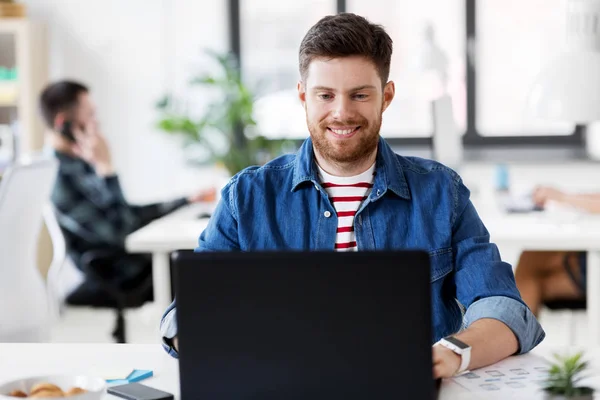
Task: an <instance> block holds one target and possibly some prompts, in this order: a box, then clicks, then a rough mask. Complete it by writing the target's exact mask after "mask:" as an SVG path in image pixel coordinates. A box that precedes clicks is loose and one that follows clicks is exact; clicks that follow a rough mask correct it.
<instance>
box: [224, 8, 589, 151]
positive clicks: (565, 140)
mask: <svg viewBox="0 0 600 400" xmlns="http://www.w3.org/2000/svg"><path fill="white" fill-rule="evenodd" d="M241 1H244V0H229V10H228V22H229V47H230V49H231V51H232V53H233V54H234V55H235V56H236V57H237V59H238V62H239V66H240V68H241V65H242V63H243V61H244V60H243V59H242V56H241V49H242V38H241V18H240V2H241ZM246 1H247V0H246ZM335 1H336V10H337V12H338V13H342V12H346V11H348V10H347V3H346V0H335ZM476 2H477V0H465V12H466V18H465V22H466V30H465V32H466V38H465V43H466V46H465V60H466V63H465V64H466V68H467V70H466V82H465V84H466V90H467V128H466V131H465V134H464V136H463V139H462V140H463V145H464V146H465V147H466V148H469V147H487V146H491V147H502V146H504V147H523V146H544V147H547V148H548V147H552V148H555V147H565V146H569V147H580V148H583V147H584V145H585V140H584V126H583V125H576V126H575V129H574V130H573V132H572V133H571V134H570V135H564V136H563V135H561V136H556V135H544V136H531V135H514V136H512V135H511V136H483V135H481V134H480V133H479V132H478V130H477V62H476V58H475V57H476V56H475V52H474V49H475V48H476V43H477V32H476V31H477V12H476V11H477V10H476ZM238 134H242V133H241V130H240V132H239V133H238ZM242 135H243V134H242ZM386 140H387V141H388V142H389V143H390V144H391V145H392V146H398V147H400V146H428V147H431V146H432V144H433V140H432V137H406V138H402V137H392V138H387V139H386Z"/></svg>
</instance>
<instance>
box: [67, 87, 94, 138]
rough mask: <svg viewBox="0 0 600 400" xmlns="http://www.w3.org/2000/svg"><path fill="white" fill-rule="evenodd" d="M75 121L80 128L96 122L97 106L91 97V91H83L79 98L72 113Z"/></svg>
mask: <svg viewBox="0 0 600 400" xmlns="http://www.w3.org/2000/svg"><path fill="white" fill-rule="evenodd" d="M72 118H73V123H74V124H75V125H76V126H77V127H79V129H85V126H86V125H89V124H93V123H95V122H96V106H95V105H94V102H93V101H92V99H91V98H90V95H89V93H81V94H80V95H79V96H78V99H77V105H76V106H75V109H74V110H73V114H72Z"/></svg>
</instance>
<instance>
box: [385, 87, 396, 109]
mask: <svg viewBox="0 0 600 400" xmlns="http://www.w3.org/2000/svg"><path fill="white" fill-rule="evenodd" d="M395 94H396V85H395V84H394V82H393V81H389V82H388V83H386V84H385V86H384V87H383V107H382V108H381V111H382V112H383V111H385V110H386V108H388V106H389V105H390V104H391V103H392V100H393V99H394V95H395Z"/></svg>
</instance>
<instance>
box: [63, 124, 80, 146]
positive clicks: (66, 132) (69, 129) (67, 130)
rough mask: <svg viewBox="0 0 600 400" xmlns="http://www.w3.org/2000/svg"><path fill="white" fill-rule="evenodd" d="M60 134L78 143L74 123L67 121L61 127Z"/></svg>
mask: <svg viewBox="0 0 600 400" xmlns="http://www.w3.org/2000/svg"><path fill="white" fill-rule="evenodd" d="M60 134H61V135H62V136H63V137H64V138H65V139H67V140H68V141H69V142H71V143H76V142H77V140H76V139H75V135H73V123H72V122H71V121H68V120H67V121H65V122H64V123H63V125H62V127H61V128H60Z"/></svg>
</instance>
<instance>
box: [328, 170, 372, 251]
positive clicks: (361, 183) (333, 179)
mask: <svg viewBox="0 0 600 400" xmlns="http://www.w3.org/2000/svg"><path fill="white" fill-rule="evenodd" d="M318 168H319V179H320V180H321V186H323V188H324V189H325V191H326V192H327V194H328V195H329V199H330V200H331V202H332V203H333V206H334V207H335V211H336V213H337V217H338V228H337V234H336V238H335V250H336V251H357V250H358V247H357V245H356V235H355V233H354V216H355V215H356V212H357V211H358V209H359V208H360V206H361V204H362V203H363V201H365V199H366V198H367V197H368V196H369V193H371V189H372V188H373V175H374V173H375V164H373V165H372V166H371V168H369V169H368V170H366V171H365V172H363V173H362V174H360V175H356V176H350V177H340V176H333V175H329V174H328V173H327V172H325V171H323V169H322V168H321V167H320V166H319V167H318Z"/></svg>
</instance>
